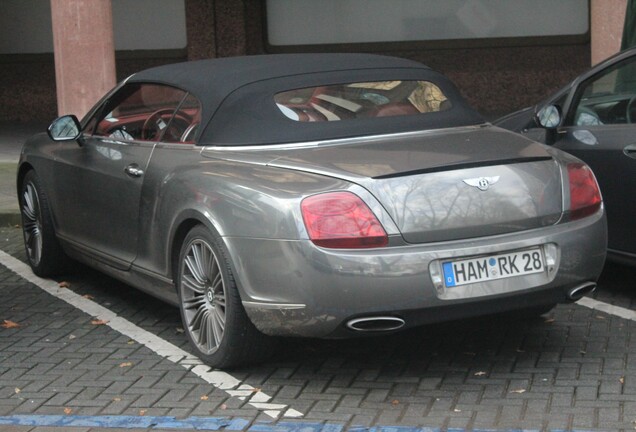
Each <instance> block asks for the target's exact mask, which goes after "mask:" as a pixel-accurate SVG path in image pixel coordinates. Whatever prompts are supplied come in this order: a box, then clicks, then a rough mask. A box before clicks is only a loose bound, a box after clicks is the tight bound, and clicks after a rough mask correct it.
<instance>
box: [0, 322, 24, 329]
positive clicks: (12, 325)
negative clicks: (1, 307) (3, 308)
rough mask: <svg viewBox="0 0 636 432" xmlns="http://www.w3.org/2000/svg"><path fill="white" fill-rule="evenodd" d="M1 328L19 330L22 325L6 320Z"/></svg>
mask: <svg viewBox="0 0 636 432" xmlns="http://www.w3.org/2000/svg"><path fill="white" fill-rule="evenodd" d="M0 327H4V328H6V329H11V328H18V327H20V324H18V323H17V322H13V321H10V320H4V322H3V323H2V324H0Z"/></svg>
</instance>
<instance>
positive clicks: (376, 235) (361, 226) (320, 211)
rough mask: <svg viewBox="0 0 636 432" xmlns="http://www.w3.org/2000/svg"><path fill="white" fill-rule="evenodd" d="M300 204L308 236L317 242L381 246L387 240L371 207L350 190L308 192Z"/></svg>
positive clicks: (350, 246)
mask: <svg viewBox="0 0 636 432" xmlns="http://www.w3.org/2000/svg"><path fill="white" fill-rule="evenodd" d="M300 207H301V210H302V213H303V220H304V221H305V227H307V233H308V234H309V238H310V239H311V241H312V242H314V244H315V245H317V246H321V247H326V248H338V249H358V248H374V247H382V246H386V245H387V244H388V242H389V238H388V236H387V234H386V232H385V231H384V228H382V225H381V224H380V222H379V221H378V219H377V218H376V217H375V215H374V214H373V212H372V211H371V209H369V207H367V205H366V204H365V203H364V201H362V199H360V197H358V196H357V195H355V194H353V193H351V192H330V193H325V194H320V195H314V196H310V197H308V198H305V199H304V200H303V202H302V203H301V205H300Z"/></svg>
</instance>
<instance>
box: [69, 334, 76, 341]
mask: <svg viewBox="0 0 636 432" xmlns="http://www.w3.org/2000/svg"><path fill="white" fill-rule="evenodd" d="M76 337H77V336H75V335H74V334H72V335H69V336H68V338H69V339H71V340H73V339H75V338H76Z"/></svg>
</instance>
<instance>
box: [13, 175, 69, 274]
mask: <svg viewBox="0 0 636 432" xmlns="http://www.w3.org/2000/svg"><path fill="white" fill-rule="evenodd" d="M20 212H21V214H22V233H23V235H24V246H25V250H26V255H27V260H28V262H29V265H30V266H31V268H32V269H33V273H35V274H36V275H38V276H41V277H47V276H53V275H55V274H59V273H61V272H62V271H64V269H65V267H66V263H67V258H66V255H65V254H64V251H63V250H62V247H61V246H60V244H59V242H58V240H57V237H56V236H55V228H54V227H53V219H52V217H51V210H50V207H49V201H48V198H47V196H46V193H45V192H44V189H43V187H42V184H41V182H40V178H39V177H38V176H37V174H36V173H35V171H29V172H28V173H27V174H26V175H25V176H24V179H23V181H22V187H21V189H20Z"/></svg>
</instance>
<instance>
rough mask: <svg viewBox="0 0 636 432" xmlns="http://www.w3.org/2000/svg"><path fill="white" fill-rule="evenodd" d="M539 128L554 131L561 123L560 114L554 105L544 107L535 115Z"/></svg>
mask: <svg viewBox="0 0 636 432" xmlns="http://www.w3.org/2000/svg"><path fill="white" fill-rule="evenodd" d="M535 119H536V122H537V124H538V125H539V126H541V127H544V128H546V129H555V128H556V127H557V126H559V124H560V123H561V112H560V111H559V108H558V107H557V106H556V105H546V106H544V107H543V108H541V109H540V110H539V111H538V112H537V114H536V115H535Z"/></svg>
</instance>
